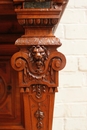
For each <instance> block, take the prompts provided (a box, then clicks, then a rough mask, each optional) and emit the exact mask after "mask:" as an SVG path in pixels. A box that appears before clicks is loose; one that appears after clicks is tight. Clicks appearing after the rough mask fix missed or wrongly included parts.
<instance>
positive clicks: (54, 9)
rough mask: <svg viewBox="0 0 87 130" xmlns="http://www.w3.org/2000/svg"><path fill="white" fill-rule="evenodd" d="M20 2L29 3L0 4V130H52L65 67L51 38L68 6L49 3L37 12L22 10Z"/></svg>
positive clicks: (58, 1)
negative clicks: (54, 110)
mask: <svg viewBox="0 0 87 130" xmlns="http://www.w3.org/2000/svg"><path fill="white" fill-rule="evenodd" d="M26 2H32V1H30V0H1V1H0V17H1V19H0V27H1V30H0V39H1V40H0V43H1V44H0V90H1V91H0V122H1V123H0V130H52V121H53V109H54V99H55V92H57V91H58V84H59V80H58V77H59V71H60V70H61V69H63V68H64V66H65V64H66V59H65V56H64V55H63V54H62V53H60V52H58V51H57V48H58V47H60V46H61V43H60V40H59V38H56V37H55V36H54V35H53V32H54V31H55V29H56V27H57V25H58V23H59V20H60V18H61V16H62V14H63V11H64V9H65V6H66V4H67V2H68V1H67V0H55V1H50V0H49V2H50V8H43V9H41V8H25V4H26ZM35 2H43V1H37V0H36V1H35ZM44 2H45V1H44ZM38 4H39V3H38ZM1 9H2V11H1ZM14 43H15V45H13V44H14Z"/></svg>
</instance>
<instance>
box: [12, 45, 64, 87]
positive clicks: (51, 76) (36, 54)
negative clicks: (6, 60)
mask: <svg viewBox="0 0 87 130" xmlns="http://www.w3.org/2000/svg"><path fill="white" fill-rule="evenodd" d="M51 49H52V46H51V47H49V49H48V48H47V46H42V45H37V46H36V45H35V46H30V47H28V48H25V50H26V51H25V52H24V51H21V50H20V52H17V53H16V54H14V55H13V56H12V58H11V65H12V67H13V69H15V70H16V71H19V76H20V77H21V78H20V79H21V84H20V87H23V86H26V87H29V86H31V85H32V83H33V84H45V85H47V86H48V87H57V86H58V82H57V81H58V79H57V78H58V76H57V75H58V71H59V70H61V69H63V68H64V66H65V62H66V60H65V56H64V55H63V54H62V53H60V52H57V51H53V52H51Z"/></svg>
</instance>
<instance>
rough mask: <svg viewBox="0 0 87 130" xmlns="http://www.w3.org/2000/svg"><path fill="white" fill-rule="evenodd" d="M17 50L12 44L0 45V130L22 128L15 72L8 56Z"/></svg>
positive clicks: (17, 129) (18, 129)
mask: <svg viewBox="0 0 87 130" xmlns="http://www.w3.org/2000/svg"><path fill="white" fill-rule="evenodd" d="M9 48H10V49H9ZM17 50H19V49H18V48H17V47H15V46H13V45H11V46H10V45H8V46H7V45H6V46H0V130H2V129H3V130H6V129H7V130H10V129H12V130H14V129H16V130H20V129H22V128H23V126H22V125H21V124H22V115H21V113H22V111H21V108H20V105H21V104H20V98H21V97H20V94H19V89H18V85H17V81H16V80H15V79H14V77H17V73H15V71H14V70H13V69H12V67H11V66H10V57H11V55H12V54H13V53H14V52H16V51H17ZM6 53H7V56H6ZM4 55H5V56H4Z"/></svg>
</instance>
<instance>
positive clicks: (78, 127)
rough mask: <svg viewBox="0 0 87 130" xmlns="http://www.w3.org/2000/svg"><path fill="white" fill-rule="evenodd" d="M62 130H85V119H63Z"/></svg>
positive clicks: (86, 120)
mask: <svg viewBox="0 0 87 130" xmlns="http://www.w3.org/2000/svg"><path fill="white" fill-rule="evenodd" d="M64 130H87V118H67V119H65V129H64Z"/></svg>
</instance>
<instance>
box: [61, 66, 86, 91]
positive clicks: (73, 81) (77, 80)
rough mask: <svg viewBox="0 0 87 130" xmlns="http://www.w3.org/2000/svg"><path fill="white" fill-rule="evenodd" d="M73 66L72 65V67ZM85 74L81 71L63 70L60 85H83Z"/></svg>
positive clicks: (65, 86) (64, 86)
mask: <svg viewBox="0 0 87 130" xmlns="http://www.w3.org/2000/svg"><path fill="white" fill-rule="evenodd" d="M71 68H72V67H71ZM83 78H84V77H83V74H82V73H80V72H75V73H72V72H67V73H66V72H64V71H61V72H60V75H59V87H63V88H67V87H69V88H70V87H76V88H77V87H82V85H83Z"/></svg>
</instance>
